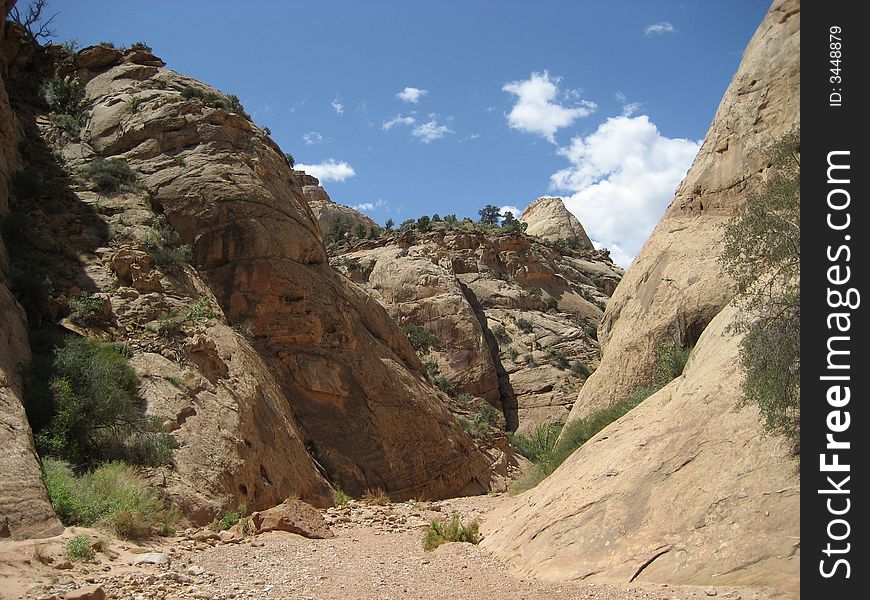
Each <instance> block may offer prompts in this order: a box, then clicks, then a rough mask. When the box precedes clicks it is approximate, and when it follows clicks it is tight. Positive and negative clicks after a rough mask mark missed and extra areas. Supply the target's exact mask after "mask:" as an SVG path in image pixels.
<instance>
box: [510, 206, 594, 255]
mask: <svg viewBox="0 0 870 600" xmlns="http://www.w3.org/2000/svg"><path fill="white" fill-rule="evenodd" d="M519 220H520V221H522V222H523V223H526V224H527V225H528V227H527V228H526V233H527V234H529V235H534V236H537V237H539V238H543V239H545V240H549V241H551V242H555V241H556V240H569V241H571V242H572V244H573V245H574V247H576V248H578V249H581V250H592V242H591V241H590V239H589V236H588V235H586V230H585V229H583V225H582V224H581V223H580V221H579V220H578V219H577V217H575V216H574V215H573V214H572V213H571V211H569V210H568V209H567V208H565V203H564V202H562V199H561V198H552V197H548V196H543V197H541V198H538V199H537V200H535V201H534V202H532V203H531V204H529V206H528V207H527V208H526V210H524V211H523V214H522V215H520V216H519Z"/></svg>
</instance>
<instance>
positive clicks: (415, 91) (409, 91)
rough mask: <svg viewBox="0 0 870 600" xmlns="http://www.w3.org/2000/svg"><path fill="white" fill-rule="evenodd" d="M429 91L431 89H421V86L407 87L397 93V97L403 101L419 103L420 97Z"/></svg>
mask: <svg viewBox="0 0 870 600" xmlns="http://www.w3.org/2000/svg"><path fill="white" fill-rule="evenodd" d="M428 93H429V90H421V89H420V88H415V87H406V88H405V89H404V90H402V91H401V92H399V93H398V94H396V98H398V99H399V100H401V101H402V102H410V103H411V104H417V103H418V102H420V99H421V98H422V97H423V96H425V95H426V94H428Z"/></svg>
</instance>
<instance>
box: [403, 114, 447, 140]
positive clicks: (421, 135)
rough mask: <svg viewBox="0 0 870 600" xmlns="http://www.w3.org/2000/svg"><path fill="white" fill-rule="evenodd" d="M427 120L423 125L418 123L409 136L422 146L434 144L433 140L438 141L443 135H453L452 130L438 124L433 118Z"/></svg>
mask: <svg viewBox="0 0 870 600" xmlns="http://www.w3.org/2000/svg"><path fill="white" fill-rule="evenodd" d="M429 119H430V120H429V121H427V122H425V123H420V124H419V125H417V126H416V127H414V129H412V130H411V135H413V136H414V137H415V138H417V139H419V140H420V141H421V142H423V143H424V144H428V143H430V142H434V141H435V140H440V139H441V138H443V137H444V136H445V135H448V134H450V133H453V130H452V129H450V128H449V127H448V126H447V125H442V124H440V123H438V121H437V119H436V118H435V116H433V115H430V116H429Z"/></svg>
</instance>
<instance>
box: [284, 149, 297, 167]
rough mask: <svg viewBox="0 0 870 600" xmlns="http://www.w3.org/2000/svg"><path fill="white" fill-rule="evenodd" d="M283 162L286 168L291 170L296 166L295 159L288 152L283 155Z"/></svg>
mask: <svg viewBox="0 0 870 600" xmlns="http://www.w3.org/2000/svg"><path fill="white" fill-rule="evenodd" d="M284 160H285V161H286V162H287V166H288V167H290V168H291V169H292V168H293V167H295V166H296V158H295V157H294V156H293V155H292V154H290V153H289V152H287V153H285V154H284Z"/></svg>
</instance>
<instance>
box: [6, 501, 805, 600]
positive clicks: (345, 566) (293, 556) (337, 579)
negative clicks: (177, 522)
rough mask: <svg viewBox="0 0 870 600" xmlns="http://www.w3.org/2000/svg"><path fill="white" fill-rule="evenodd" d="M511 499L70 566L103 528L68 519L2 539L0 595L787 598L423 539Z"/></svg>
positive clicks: (157, 545)
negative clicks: (532, 564)
mask: <svg viewBox="0 0 870 600" xmlns="http://www.w3.org/2000/svg"><path fill="white" fill-rule="evenodd" d="M508 500H509V498H508V497H507V496H506V495H502V494H493V495H488V496H477V497H471V498H456V499H451V500H445V501H440V502H402V503H391V504H386V505H382V506H379V505H368V504H363V503H361V502H352V503H351V504H349V505H346V506H345V507H343V508H340V509H330V510H329V511H327V512H325V513H324V515H325V517H326V519H327V521H328V522H329V523H330V525H331V527H332V529H333V531H334V532H335V534H336V536H335V537H334V538H331V539H317V540H314V539H307V538H304V537H301V536H298V535H295V534H291V533H286V532H269V533H264V534H260V535H256V536H252V537H246V538H244V539H242V540H240V541H238V540H234V541H232V542H224V541H220V540H218V539H207V540H204V541H202V538H205V537H210V532H208V530H198V531H194V530H186V531H183V532H179V533H178V535H177V536H175V537H171V538H162V539H160V540H158V541H150V542H147V543H143V544H141V545H139V544H134V543H131V542H123V541H112V542H111V543H110V545H109V547H108V549H107V550H105V551H103V552H98V553H97V555H96V558H95V560H94V561H93V562H87V563H81V562H78V563H72V564H71V566H70V563H66V564H64V563H65V562H66V561H65V558H64V556H63V554H64V547H65V543H66V540H67V539H69V538H70V537H72V536H73V535H80V534H82V533H85V534H88V535H91V536H93V537H95V538H97V537H103V538H105V537H106V536H105V533H100V532H98V531H96V530H90V529H84V528H75V530H72V529H69V528H68V529H67V531H66V532H65V533H64V534H63V535H62V536H58V537H56V538H51V539H49V540H42V541H34V540H28V541H22V542H3V543H0V598H2V599H3V600H6V599H7V598H9V599H11V598H27V599H38V598H46V599H47V598H52V599H61V598H80V599H86V598H94V599H97V598H100V597H102V596H101V595H100V593H99V592H96V593H90V595H89V592H93V591H94V590H95V589H96V588H98V587H99V588H102V590H103V591H104V592H105V597H106V598H125V599H143V600H145V599H149V600H150V599H155V598H156V599H171V598H214V599H229V598H275V599H279V598H280V599H287V600H291V599H292V600H308V599H310V600H321V599H322V600H328V599H340V600H348V599H359V600H394V599H403V598H413V599H427V600H428V599H440V598H458V599H468V600H471V599H486V600H492V599H494V598H499V599H500V600H507V599H517V600H519V599H529V600H531V599H537V598H546V599H547V600H569V599H584V598H590V599H593V598H594V599H597V600H627V599H635V598H637V599H645V600H689V599H700V598H709V597H717V598H723V599H728V600H738V599H740V600H766V599H768V598H770V599H786V598H790V597H791V596H788V595H786V594H783V593H781V592H777V591H773V590H769V589H764V588H734V587H719V586H717V587H710V586H707V587H690V586H670V585H663V584H641V585H635V584H626V585H605V584H599V583H589V582H582V581H569V582H550V581H543V580H540V579H536V578H533V577H524V576H522V575H520V574H518V573H516V572H515V571H514V570H513V569H512V568H511V567H510V565H508V564H506V563H504V562H502V561H500V560H497V559H495V558H494V557H492V556H490V555H489V554H488V553H487V552H486V551H484V550H482V549H481V548H480V547H478V546H475V545H472V544H466V543H448V544H443V545H442V546H440V547H439V548H437V549H435V550H434V551H431V552H427V551H424V550H423V547H422V544H421V541H422V538H423V535H424V533H425V530H426V525H427V523H428V522H429V520H430V519H432V518H444V517H447V516H449V515H450V514H451V513H458V514H459V515H460V516H461V518H462V521H463V523H467V522H470V521H473V520H476V519H481V518H483V517H484V516H485V515H486V513H488V512H489V511H491V510H493V509H494V508H495V507H496V506H498V505H499V504H500V503H503V502H506V501H508ZM197 534H199V535H197ZM203 534H205V535H203ZM196 538H200V540H197V539H196ZM38 556H41V557H42V560H39V558H38ZM143 557H147V560H156V561H158V562H160V561H164V560H165V561H166V564H151V563H143V564H133V563H134V562H135V561H136V560H137V559H140V560H141V559H142V558H143ZM49 561H50V562H49Z"/></svg>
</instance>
